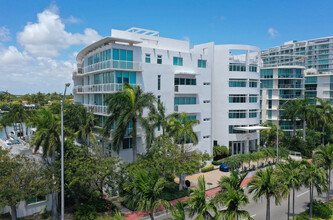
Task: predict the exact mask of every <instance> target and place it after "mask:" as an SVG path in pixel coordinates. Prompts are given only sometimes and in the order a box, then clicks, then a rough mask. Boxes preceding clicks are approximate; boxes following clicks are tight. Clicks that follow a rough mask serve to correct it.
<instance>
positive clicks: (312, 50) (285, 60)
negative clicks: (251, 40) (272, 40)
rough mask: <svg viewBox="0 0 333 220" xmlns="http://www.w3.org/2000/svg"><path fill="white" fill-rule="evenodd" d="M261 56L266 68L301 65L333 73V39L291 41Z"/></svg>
mask: <svg viewBox="0 0 333 220" xmlns="http://www.w3.org/2000/svg"><path fill="white" fill-rule="evenodd" d="M261 55H262V60H263V64H264V66H268V65H273V66H277V65H279V66H281V65H291V66H292V65H301V66H304V67H305V68H306V69H311V68H313V69H316V70H318V72H332V71H333V37H324V38H318V39H312V40H306V41H300V42H297V41H289V42H286V43H284V45H282V46H277V47H272V48H269V49H266V50H263V51H262V52H261ZM303 58H304V59H303Z"/></svg>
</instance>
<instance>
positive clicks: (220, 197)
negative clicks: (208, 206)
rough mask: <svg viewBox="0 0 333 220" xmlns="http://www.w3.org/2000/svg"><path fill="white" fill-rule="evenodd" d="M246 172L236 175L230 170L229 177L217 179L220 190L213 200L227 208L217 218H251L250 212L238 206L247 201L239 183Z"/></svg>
mask: <svg viewBox="0 0 333 220" xmlns="http://www.w3.org/2000/svg"><path fill="white" fill-rule="evenodd" d="M246 175H247V173H244V174H242V175H238V174H237V173H236V172H235V171H233V170H231V171H230V177H227V176H223V177H221V179H220V181H219V186H220V187H221V191H220V192H219V193H218V194H217V195H216V196H215V198H214V200H215V201H216V202H217V203H221V204H223V205H225V206H227V208H226V209H225V210H222V211H220V212H219V214H218V218H219V217H221V218H226V219H235V218H237V219H238V217H242V218H247V219H251V217H250V214H249V213H248V212H247V211H245V210H240V207H241V206H243V205H246V204H248V203H249V199H248V197H247V196H246V195H245V193H244V189H243V187H241V184H242V182H243V180H244V179H245V177H246Z"/></svg>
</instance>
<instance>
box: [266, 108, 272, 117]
mask: <svg viewBox="0 0 333 220" xmlns="http://www.w3.org/2000/svg"><path fill="white" fill-rule="evenodd" d="M267 113H268V119H272V110H268V111H267Z"/></svg>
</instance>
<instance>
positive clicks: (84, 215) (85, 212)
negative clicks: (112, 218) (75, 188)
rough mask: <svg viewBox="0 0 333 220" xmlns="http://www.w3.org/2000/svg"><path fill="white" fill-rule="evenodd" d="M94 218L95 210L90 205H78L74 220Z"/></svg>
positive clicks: (92, 219) (90, 219) (91, 219)
mask: <svg viewBox="0 0 333 220" xmlns="http://www.w3.org/2000/svg"><path fill="white" fill-rule="evenodd" d="M96 216H97V212H96V209H95V207H94V206H92V205H86V204H85V205H80V206H79V207H78V208H77V209H76V211H75V212H74V217H75V219H76V220H94V219H95V218H96Z"/></svg>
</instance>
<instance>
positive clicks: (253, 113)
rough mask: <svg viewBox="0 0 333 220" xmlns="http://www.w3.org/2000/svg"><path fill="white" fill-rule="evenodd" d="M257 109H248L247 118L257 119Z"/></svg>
mask: <svg viewBox="0 0 333 220" xmlns="http://www.w3.org/2000/svg"><path fill="white" fill-rule="evenodd" d="M257 112H258V110H257V109H250V110H249V118H256V117H257Z"/></svg>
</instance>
